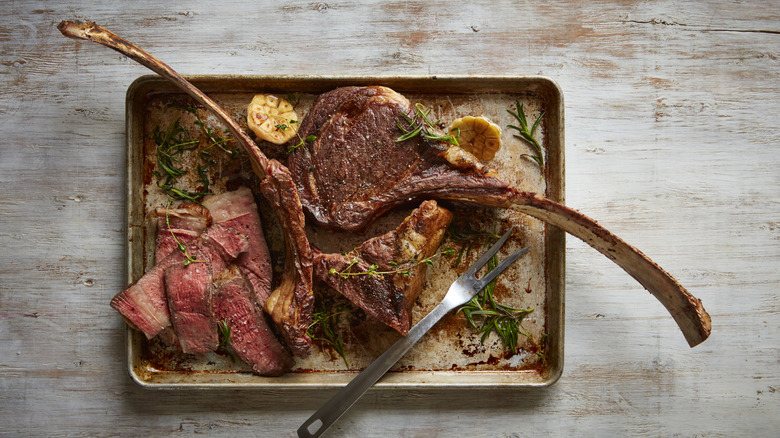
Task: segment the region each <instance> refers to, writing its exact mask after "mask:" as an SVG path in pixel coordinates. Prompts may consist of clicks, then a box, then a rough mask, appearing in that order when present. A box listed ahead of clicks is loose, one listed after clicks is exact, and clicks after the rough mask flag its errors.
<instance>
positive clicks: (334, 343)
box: [306, 306, 350, 368]
mask: <svg viewBox="0 0 780 438" xmlns="http://www.w3.org/2000/svg"><path fill="white" fill-rule="evenodd" d="M345 314H346V315H349V314H350V309H349V308H348V307H346V306H337V307H336V309H335V310H334V311H333V312H328V311H327V310H326V309H325V307H324V306H322V307H321V308H320V309H319V310H318V311H316V312H314V315H313V316H314V321H313V322H312V323H311V324H309V326H308V327H307V328H306V334H307V335H308V336H309V337H310V338H312V339H313V340H315V341H323V342H325V343H327V344H328V345H330V346H331V347H333V350H335V351H336V353H338V354H339V356H341V358H342V359H344V363H345V364H346V365H347V368H349V360H348V359H347V355H346V354H345V352H344V340H343V338H342V337H341V333H339V332H338V331H337V330H336V327H337V326H338V325H339V322H340V320H341V315H345ZM317 332H320V333H322V336H318V335H317Z"/></svg>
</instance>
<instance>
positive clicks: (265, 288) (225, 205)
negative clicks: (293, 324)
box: [203, 187, 273, 307]
mask: <svg viewBox="0 0 780 438" xmlns="http://www.w3.org/2000/svg"><path fill="white" fill-rule="evenodd" d="M203 205H204V206H205V207H206V208H208V209H209V211H210V212H211V217H212V218H213V220H214V223H215V224H219V225H222V226H226V227H230V228H233V229H236V230H238V231H239V232H241V233H243V234H246V235H247V237H248V238H249V249H247V251H246V252H244V253H243V254H241V255H239V256H238V257H237V258H236V260H235V261H234V263H235V265H236V266H238V268H239V269H241V272H243V273H244V275H245V276H246V278H247V280H249V283H250V284H251V286H252V296H253V300H254V302H255V303H257V305H259V306H261V307H262V306H263V305H264V304H265V301H266V300H267V299H268V296H269V295H270V294H271V277H272V275H273V269H272V268H271V255H270V253H269V252H268V245H267V243H266V241H265V236H264V235H263V227H262V225H261V223H260V215H259V214H258V213H257V205H256V204H255V198H254V195H253V194H252V190H250V189H249V187H240V188H239V189H237V190H234V191H231V192H225V193H223V194H220V195H213V196H207V197H206V198H204V199H203Z"/></svg>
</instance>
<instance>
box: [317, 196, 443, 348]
mask: <svg viewBox="0 0 780 438" xmlns="http://www.w3.org/2000/svg"><path fill="white" fill-rule="evenodd" d="M451 220H452V213H451V212H450V211H448V210H446V209H444V208H441V207H439V206H438V205H437V204H436V201H425V202H423V203H422V205H420V207H419V208H417V209H416V210H414V211H413V212H412V214H411V215H410V216H408V217H407V218H406V219H405V220H404V221H403V222H402V223H401V224H400V225H399V226H398V228H396V229H395V230H393V231H390V232H388V233H385V234H383V235H381V236H378V237H375V238H373V239H369V240H367V241H366V242H364V243H363V244H362V245H360V246H359V247H358V248H356V249H355V250H354V251H353V252H350V253H348V254H346V255H342V254H323V253H321V252H319V251H317V252H316V253H315V256H314V266H315V273H316V275H317V277H319V278H320V279H322V280H323V281H324V282H325V283H327V284H328V285H330V286H331V287H333V288H334V289H336V290H337V291H338V292H340V293H341V294H342V295H344V296H345V297H346V298H347V299H349V300H350V301H352V302H353V303H354V304H355V305H357V306H358V307H360V308H361V309H363V310H365V311H366V312H367V313H368V314H370V315H372V316H374V317H375V318H377V319H378V320H379V321H381V322H382V323H384V324H386V325H387V326H389V327H391V328H393V329H395V330H397V331H398V332H399V333H401V334H403V335H406V334H407V333H408V332H409V329H410V328H411V326H412V319H411V315H412V307H413V306H414V303H415V301H416V300H417V297H418V296H419V294H420V292H421V291H422V288H423V283H424V281H425V271H426V267H427V264H426V263H424V260H426V259H428V258H429V257H431V256H432V255H433V254H434V253H435V252H436V249H437V248H438V247H439V244H440V243H441V240H442V238H443V237H444V234H445V232H446V230H447V227H448V226H449V224H450V222H451ZM372 265H373V266H376V267H377V269H376V270H375V271H374V272H391V273H385V274H369V273H370V272H371V266H372ZM345 269H349V272H351V273H362V274H365V275H352V276H347V277H342V276H341V275H339V274H340V273H343V272H344V270H345ZM332 272H335V273H332Z"/></svg>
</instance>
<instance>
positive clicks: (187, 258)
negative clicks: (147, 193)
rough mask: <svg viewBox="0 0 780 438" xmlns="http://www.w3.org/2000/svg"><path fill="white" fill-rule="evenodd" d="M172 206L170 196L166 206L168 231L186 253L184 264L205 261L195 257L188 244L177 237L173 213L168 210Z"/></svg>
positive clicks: (177, 246) (178, 246)
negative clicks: (172, 223)
mask: <svg viewBox="0 0 780 438" xmlns="http://www.w3.org/2000/svg"><path fill="white" fill-rule="evenodd" d="M170 206H171V199H170V198H168V204H167V205H166V206H165V227H166V228H168V231H169V232H170V233H171V236H172V237H173V241H174V242H176V248H178V250H179V251H181V252H182V253H183V254H184V262H182V263H184V266H187V265H189V264H190V263H203V260H197V259H196V258H195V257H193V256H192V255H191V254H190V253H189V251H188V249H187V245H185V244H184V243H182V242H181V241H180V240H179V238H178V237H176V233H174V232H173V230H172V229H171V215H170V214H169V212H168V209H169V208H170Z"/></svg>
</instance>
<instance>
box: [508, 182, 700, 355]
mask: <svg viewBox="0 0 780 438" xmlns="http://www.w3.org/2000/svg"><path fill="white" fill-rule="evenodd" d="M513 201H514V202H513V203H514V208H515V209H517V210H518V211H521V212H523V213H525V214H528V215H529V216H533V217H535V218H537V219H541V220H542V221H544V222H547V223H549V224H552V225H555V226H556V227H558V228H560V229H562V230H563V231H566V232H567V233H569V234H571V235H573V236H575V237H577V238H579V239H581V240H583V241H584V242H585V243H587V244H588V245H590V246H592V247H593V248H595V249H596V250H597V251H599V252H600V253H602V254H604V255H605V256H607V258H609V259H610V260H612V261H613V262H615V263H616V264H617V265H618V266H620V267H621V268H623V270H625V271H626V272H627V273H628V274H629V275H631V276H632V277H634V279H635V280H637V281H638V282H639V283H640V284H641V285H642V286H644V288H645V289H647V290H648V291H649V292H650V293H651V294H653V295H654V296H655V297H656V298H657V299H658V301H660V302H661V304H663V305H664V307H666V309H667V310H668V311H669V313H670V314H671V315H672V318H674V320H675V322H676V323H677V325H678V326H679V327H680V330H682V332H683V335H684V336H685V340H686V341H688V345H690V346H691V347H695V346H696V345H698V344H700V343H701V342H703V341H704V340H705V339H707V337H708V336H709V335H710V331H711V328H712V325H711V322H710V315H708V314H707V312H706V311H705V310H704V306H702V304H701V300H699V299H698V298H696V297H694V296H693V295H691V293H690V292H688V291H687V290H686V289H685V288H684V287H683V286H682V285H681V284H680V283H679V282H677V280H675V279H674V278H673V277H672V276H671V275H669V274H668V273H667V272H666V271H664V270H663V269H661V267H660V266H658V265H657V264H656V263H655V262H653V261H652V260H650V259H649V258H648V257H647V256H646V255H644V254H643V253H642V252H641V251H639V250H638V249H636V248H634V247H633V246H631V245H629V244H628V243H626V242H625V241H624V240H622V239H620V238H619V237H617V236H615V235H614V234H612V233H611V232H609V231H608V230H606V229H605V228H604V227H602V226H601V225H599V224H598V223H597V222H596V221H594V220H593V219H591V218H589V217H587V216H585V215H583V214H582V213H579V212H578V211H576V210H573V209H571V208H569V207H566V206H564V205H562V204H559V203H557V202H554V201H551V200H549V199H546V198H542V197H539V196H536V195H535V194H533V193H527V192H518V193H517V196H516V197H515V199H514V200H513Z"/></svg>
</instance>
